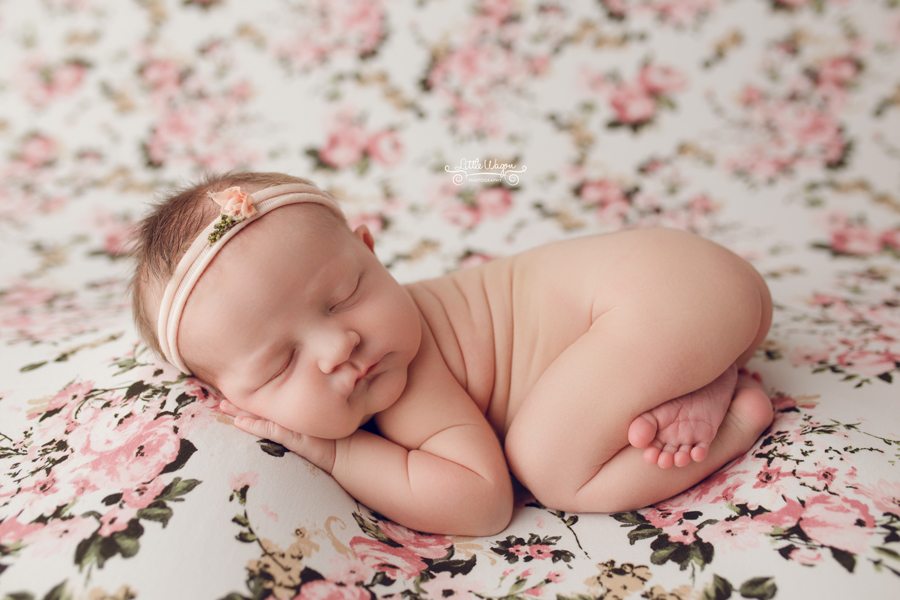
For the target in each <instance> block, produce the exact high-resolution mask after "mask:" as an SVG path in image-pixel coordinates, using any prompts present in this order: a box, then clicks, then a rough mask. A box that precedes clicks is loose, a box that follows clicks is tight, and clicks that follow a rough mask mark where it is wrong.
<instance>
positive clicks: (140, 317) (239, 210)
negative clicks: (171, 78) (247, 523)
mask: <svg viewBox="0 0 900 600" xmlns="http://www.w3.org/2000/svg"><path fill="white" fill-rule="evenodd" d="M204 228H205V229H204ZM135 254H136V257H137V259H138V265H137V269H136V271H135V275H134V278H133V280H132V286H131V287H132V293H133V300H134V312H135V321H136V323H137V326H138V329H139V330H140V332H141V335H142V337H143V338H144V339H145V341H147V343H148V344H149V345H150V346H151V347H152V348H153V349H154V350H156V351H157V352H158V353H159V354H160V355H162V356H164V357H165V358H166V359H167V360H169V361H170V362H171V363H172V364H174V365H176V366H177V367H179V368H180V369H181V370H182V371H183V372H185V373H190V374H193V375H195V376H196V377H197V378H199V379H200V380H202V381H203V382H205V383H207V384H209V385H211V386H214V387H215V388H216V389H218V390H219V392H221V394H222V396H223V397H224V398H226V399H225V400H223V401H222V403H221V406H220V408H221V410H222V411H224V412H226V413H227V414H229V415H233V416H235V420H234V423H235V425H236V426H237V427H239V428H241V429H242V430H244V431H247V432H249V433H252V434H254V435H256V436H260V437H265V438H268V439H271V440H274V441H276V442H279V443H281V444H283V445H284V446H285V447H287V448H289V449H290V450H292V451H294V452H296V453H297V454H299V455H300V456H303V457H305V458H306V459H308V460H309V461H311V462H312V463H313V464H315V465H317V466H318V467H320V468H322V469H323V470H325V471H327V472H328V473H330V474H331V475H332V476H333V477H334V478H335V479H336V480H337V481H338V483H340V485H341V486H342V487H343V488H344V489H345V490H347V492H349V493H350V494H351V495H353V496H354V497H356V498H357V499H358V500H359V501H360V502H362V503H364V504H366V505H367V506H369V507H370V508H372V509H374V510H377V511H378V512H380V513H382V514H383V515H385V516H387V517H389V518H390V519H392V520H394V521H396V522H398V523H400V524H402V525H405V526H407V527H410V528H413V529H417V530H420V531H425V532H433V533H444V534H460V535H471V536H484V535H492V534H495V533H497V532H499V531H501V530H503V529H504V528H505V527H506V526H507V524H508V523H509V521H510V519H511V516H512V510H513V488H512V483H511V477H510V472H511V473H512V475H514V476H515V478H516V479H517V480H518V481H519V482H520V483H521V484H522V485H524V486H525V487H526V488H527V489H528V491H530V492H531V493H532V494H533V495H534V497H535V498H536V499H537V500H538V501H539V502H541V503H542V504H543V505H545V506H547V507H550V508H555V509H559V510H564V511H572V512H613V511H615V512H618V511H626V510H631V509H637V508H641V507H644V506H647V505H649V504H652V503H654V502H657V501H660V500H663V499H666V498H668V497H670V496H672V495H674V494H677V493H679V492H681V491H683V490H685V489H686V488H688V487H690V486H692V485H694V484H695V483H697V482H699V481H700V480H702V479H703V478H704V477H706V476H707V475H709V474H710V473H712V472H713V471H715V470H716V469H718V468H720V467H721V466H722V465H724V464H725V463H727V462H728V461H730V460H732V459H733V458H735V457H737V456H739V455H741V454H742V453H744V452H746V451H747V450H748V449H749V448H750V447H751V446H752V445H753V444H754V442H755V441H756V440H757V438H758V437H759V435H760V434H761V433H762V432H763V431H764V430H765V429H766V428H767V427H768V426H769V425H770V423H771V422H772V416H773V411H772V406H771V402H770V400H769V398H768V397H767V396H766V394H765V392H764V391H763V389H762V386H761V385H760V384H759V383H757V382H756V381H755V380H754V379H752V378H751V377H749V376H748V375H746V374H745V373H744V371H743V369H741V370H740V371H739V368H740V367H743V365H744V364H745V363H746V362H747V361H748V360H749V359H750V358H751V357H752V356H753V354H754V351H755V349H756V348H757V347H758V345H759V344H760V343H761V342H762V341H763V339H764V338H765V336H766V333H767V331H768V328H769V325H770V322H771V313H772V307H771V298H770V296H769V291H768V288H767V286H766V284H765V282H764V280H763V279H762V277H761V276H760V275H759V274H758V273H757V272H756V270H755V269H754V268H753V267H752V266H751V265H750V264H749V263H748V262H746V261H745V260H743V259H741V258H740V257H738V256H737V255H735V254H733V253H732V252H730V251H729V250H727V249H725V248H723V247H722V246H719V245H717V244H715V243H713V242H711V241H708V240H705V239H703V238H701V237H698V236H696V235H693V234H690V233H688V232H683V231H679V230H675V229H665V228H658V227H654V228H647V229H631V230H625V231H620V232H616V233H611V234H606V235H591V236H585V237H581V238H575V239H570V240H566V241H560V242H556V243H551V244H546V245H543V246H539V247H536V248H533V249H531V250H528V251H526V252H523V253H520V254H517V255H514V256H509V257H506V258H499V259H495V260H493V261H491V262H488V263H485V264H482V265H480V266H477V267H474V268H468V269H464V270H460V271H456V272H452V273H450V274H448V275H444V276H442V277H436V278H433V279H427V280H423V281H416V282H413V283H408V284H405V285H401V284H400V283H398V282H397V281H396V280H395V279H394V278H393V276H392V275H391V274H390V273H389V272H388V270H387V269H386V268H385V267H384V266H383V265H382V264H381V263H380V262H379V260H378V257H377V256H376V254H375V242H374V239H373V237H372V234H371V233H370V231H369V230H368V228H367V227H366V226H365V225H360V226H359V227H356V228H355V229H352V230H351V229H350V227H349V226H348V225H347V223H346V221H345V220H344V216H343V214H342V213H341V211H340V209H339V208H338V206H337V204H336V203H335V202H334V199H333V198H332V197H331V196H330V195H329V194H327V193H325V192H323V191H322V190H320V189H319V188H317V187H316V186H315V185H313V184H312V183H310V182H309V181H308V180H305V179H300V178H296V177H290V176H287V175H281V174H277V173H229V174H225V175H223V176H218V177H212V178H208V179H207V181H206V182H204V183H201V184H198V185H197V186H194V187H191V188H188V189H186V190H184V191H183V192H181V193H180V194H178V195H176V196H175V197H173V198H171V199H169V200H168V201H166V202H164V203H163V204H161V205H159V206H157V207H156V208H155V211H154V212H153V214H151V215H150V216H148V217H147V218H146V219H144V221H143V222H142V224H141V231H140V239H139V240H138V246H137V251H136V253H135ZM176 263H177V264H176ZM673 465H674V466H675V467H676V468H674V469H672V468H670V467H672V466H673Z"/></svg>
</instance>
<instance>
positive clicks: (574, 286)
mask: <svg viewBox="0 0 900 600" xmlns="http://www.w3.org/2000/svg"><path fill="white" fill-rule="evenodd" d="M609 242H610V236H600V235H595V236H588V237H581V238H576V239H571V240H564V241H561V242H555V243H551V244H546V245H543V246H539V247H537V248H533V249H531V250H528V251H526V252H523V253H520V254H517V255H513V256H509V257H504V258H498V259H495V260H492V261H490V262H488V263H485V264H482V265H479V266H476V267H471V268H468V269H463V270H459V271H455V272H452V273H449V274H447V275H445V276H442V277H437V278H434V279H427V280H422V281H417V282H414V283H411V284H407V286H406V288H407V289H408V290H409V291H410V293H411V295H412V297H413V299H414V300H415V302H416V304H417V305H418V306H419V309H420V310H421V311H422V314H423V316H424V317H425V320H426V321H427V322H428V324H429V326H430V328H431V330H432V332H433V334H434V338H435V341H436V342H437V345H438V347H439V349H440V352H441V354H442V355H443V358H444V361H445V362H446V364H447V367H448V368H449V369H450V371H451V372H452V373H453V375H454V377H455V378H456V380H457V381H459V383H460V385H461V386H462V387H463V388H464V389H466V391H467V392H468V393H469V395H470V396H471V397H472V399H473V400H474V401H475V403H476V404H477V405H478V407H479V409H480V410H481V411H482V413H484V414H485V415H486V417H487V419H488V421H489V422H490V423H491V425H492V427H493V428H494V430H495V431H496V433H497V435H498V437H499V438H500V439H501V441H502V440H503V439H504V437H505V434H506V431H507V429H508V428H509V424H510V423H511V421H512V419H513V417H514V416H515V413H516V411H517V410H518V407H519V406H520V404H521V402H522V400H523V399H524V396H525V394H526V393H527V391H528V390H529V389H530V388H531V387H532V385H533V384H534V382H535V381H536V380H537V378H538V377H540V375H541V373H543V372H544V370H545V369H546V368H547V366H548V365H549V364H550V362H552V361H553V359H554V358H556V357H557V356H558V355H559V353H560V352H562V351H563V350H564V349H565V348H566V347H568V346H569V345H570V344H571V343H572V342H573V341H574V340H575V339H577V338H578V337H579V336H580V335H581V334H583V333H584V332H586V331H587V330H588V328H590V325H591V322H592V314H591V312H592V307H593V305H594V299H595V297H596V291H597V287H598V282H599V281H600V280H601V279H600V275H601V268H600V265H601V263H603V261H598V260H596V257H597V256H600V255H602V254H603V252H604V247H603V246H604V245H606V244H609Z"/></svg>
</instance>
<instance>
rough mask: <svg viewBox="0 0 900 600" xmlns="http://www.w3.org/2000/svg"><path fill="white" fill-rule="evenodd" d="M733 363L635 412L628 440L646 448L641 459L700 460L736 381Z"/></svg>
mask: <svg viewBox="0 0 900 600" xmlns="http://www.w3.org/2000/svg"><path fill="white" fill-rule="evenodd" d="M737 376H738V373H737V365H735V364H732V365H731V366H730V367H728V369H726V370H725V372H724V373H722V374H721V375H719V376H718V377H717V378H716V379H715V380H713V381H712V382H711V383H709V384H707V385H705V386H704V387H702V388H700V389H699V390H694V391H693V392H690V393H688V394H685V395H684V396H679V397H678V398H674V399H672V400H669V401H668V402H666V403H665V404H661V405H660V406H657V407H656V408H654V409H653V410H649V411H647V412H645V413H643V414H641V415H639V416H638V417H637V418H636V419H635V420H634V421H632V422H631V425H629V427H628V443H629V444H631V445H632V446H634V447H635V448H647V449H646V450H645V451H644V460H646V461H647V462H649V463H656V464H657V465H659V467H660V468H662V469H668V468H669V467H671V466H672V464H673V462H674V464H675V466H677V467H684V466H686V465H689V464H690V463H691V459H693V460H695V461H697V462H700V461H702V460H703V459H704V458H706V454H707V452H708V450H709V444H710V443H711V442H712V441H713V439H714V438H715V437H716V432H717V431H718V430H719V425H720V424H721V423H722V419H724V418H725V413H726V412H727V411H728V406H729V404H731V398H732V396H733V394H734V388H735V384H736V383H737Z"/></svg>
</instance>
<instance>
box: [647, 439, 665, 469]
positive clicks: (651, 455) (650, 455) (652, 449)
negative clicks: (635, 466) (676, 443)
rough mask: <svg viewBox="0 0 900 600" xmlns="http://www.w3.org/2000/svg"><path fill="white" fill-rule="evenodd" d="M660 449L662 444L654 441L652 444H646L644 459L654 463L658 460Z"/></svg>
mask: <svg viewBox="0 0 900 600" xmlns="http://www.w3.org/2000/svg"><path fill="white" fill-rule="evenodd" d="M661 449H662V444H660V443H659V442H656V443H655V444H654V445H651V446H647V448H645V449H644V460H645V461H646V462H648V463H650V464H651V465H655V464H656V461H657V460H659V453H660V450H661Z"/></svg>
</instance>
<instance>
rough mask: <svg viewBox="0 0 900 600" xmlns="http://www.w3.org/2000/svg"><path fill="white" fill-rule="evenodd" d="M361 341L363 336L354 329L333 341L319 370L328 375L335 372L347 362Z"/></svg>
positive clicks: (324, 355) (323, 357)
mask: <svg viewBox="0 0 900 600" xmlns="http://www.w3.org/2000/svg"><path fill="white" fill-rule="evenodd" d="M361 340H362V338H361V336H360V335H359V334H358V333H357V332H355V331H353V330H352V329H351V330H347V331H344V332H342V334H341V335H340V336H339V337H337V339H332V340H331V342H330V343H329V344H328V346H327V349H326V350H325V352H324V354H323V355H322V357H321V358H320V360H319V369H320V370H321V371H322V372H323V373H326V374H327V373H331V372H332V371H334V370H335V369H336V368H338V367H339V366H340V365H342V364H344V363H345V362H347V360H348V359H349V358H350V355H351V354H353V350H354V349H355V348H356V347H357V346H358V345H359V342H360V341H361Z"/></svg>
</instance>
